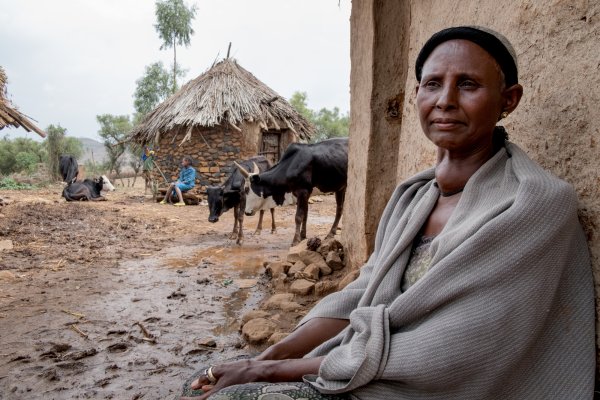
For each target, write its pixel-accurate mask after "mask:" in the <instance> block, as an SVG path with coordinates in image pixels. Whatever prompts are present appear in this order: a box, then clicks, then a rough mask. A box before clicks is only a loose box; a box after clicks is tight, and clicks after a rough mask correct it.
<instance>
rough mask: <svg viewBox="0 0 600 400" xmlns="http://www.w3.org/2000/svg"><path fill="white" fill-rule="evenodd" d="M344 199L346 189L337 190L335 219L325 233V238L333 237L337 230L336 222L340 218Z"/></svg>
mask: <svg viewBox="0 0 600 400" xmlns="http://www.w3.org/2000/svg"><path fill="white" fill-rule="evenodd" d="M345 199H346V189H343V190H340V191H339V192H335V219H334V220H333V225H332V226H331V230H330V231H329V233H328V234H327V239H328V238H332V237H334V236H335V234H336V232H337V227H338V223H339V222H340V218H342V211H343V210H344V200H345Z"/></svg>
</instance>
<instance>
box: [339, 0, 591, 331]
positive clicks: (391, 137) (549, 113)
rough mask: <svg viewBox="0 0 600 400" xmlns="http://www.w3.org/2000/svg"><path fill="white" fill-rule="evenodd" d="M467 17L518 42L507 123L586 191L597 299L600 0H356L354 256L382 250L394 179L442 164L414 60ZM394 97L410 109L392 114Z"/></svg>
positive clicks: (348, 228)
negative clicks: (516, 89)
mask: <svg viewBox="0 0 600 400" xmlns="http://www.w3.org/2000/svg"><path fill="white" fill-rule="evenodd" d="M389 3H394V4H389ZM463 24H470V25H482V26H488V27H491V28H492V29H496V30H498V31H500V32H502V33H504V34H505V35H506V36H507V37H508V39H509V40H510V41H511V42H512V44H513V46H514V47H515V49H516V52H517V55H518V59H519V75H520V81H521V84H522V85H523V87H524V95H523V99H522V101H521V104H520V106H519V107H518V108H517V110H515V112H514V113H513V114H512V115H510V116H509V117H508V119H506V120H505V122H504V125H505V127H506V128H507V130H508V132H509V135H510V137H511V140H513V141H514V142H516V143H517V144H519V145H520V146H521V147H522V148H524V149H525V150H526V151H527V153H528V154H529V155H530V156H531V157H532V158H533V159H535V160H536V161H537V162H539V163H540V164H541V165H542V166H544V167H545V168H547V169H549V170H550V171H552V172H553V173H554V174H556V175H558V176H560V177H561V178H563V179H565V180H566V181H568V182H570V183H571V184H572V185H573V186H574V187H575V189H576V190H577V193H578V194H579V201H580V217H581V221H582V223H583V225H584V228H585V230H586V233H587V237H588V242H589V247H590V251H591V255H592V265H593V269H594V275H595V279H596V293H597V298H598V296H599V295H600V290H599V288H600V174H599V172H598V171H599V169H600V168H599V166H600V164H599V160H600V113H599V112H598V110H599V109H600V2H598V1H593V0H589V1H588V0H573V1H564V0H521V1H517V0H506V1H502V2H498V1H497V0H469V1H465V0H460V1H459V0H412V1H410V0H404V1H397V2H385V1H382V0H380V1H377V0H363V1H360V2H353V4H352V16H351V60H352V71H351V82H350V86H351V111H350V115H351V121H352V122H351V125H350V165H349V182H348V192H347V203H346V204H347V207H345V215H344V235H343V238H344V240H345V241H346V243H347V245H348V253H349V257H350V259H351V260H352V264H353V265H355V266H360V265H361V264H362V263H363V262H364V261H365V260H366V258H367V256H368V254H370V252H371V251H372V246H373V239H374V232H375V229H376V226H377V221H378V219H379V217H380V215H381V212H382V211H383V206H384V204H385V202H386V201H387V200H388V198H389V196H390V193H391V187H392V186H393V184H396V183H399V182H400V181H402V180H404V179H406V178H408V177H410V176H411V175H412V174H414V173H416V172H417V171H420V170H422V169H424V168H426V167H428V166H431V165H433V163H434V161H435V158H434V156H435V153H434V148H433V146H432V145H431V144H430V143H429V142H428V141H427V140H426V138H425V137H424V136H423V134H422V131H421V128H420V125H419V122H418V118H417V115H416V112H415V111H416V110H415V90H414V89H415V85H416V80H415V77H414V60H415V58H416V54H417V52H418V51H419V49H420V48H421V46H422V45H423V43H424V42H425V41H426V40H427V39H428V38H429V37H430V36H431V34H433V33H434V32H436V31H438V30H440V29H442V28H445V27H448V26H455V25H463ZM394 98H396V99H401V100H398V102H397V104H398V105H400V107H401V108H400V112H399V115H398V117H396V118H392V119H390V114H389V112H390V107H391V106H390V105H392V107H391V109H393V104H394V103H393V102H391V103H390V101H389V100H390V99H394ZM365 149H366V150H365ZM390 153H395V154H390ZM597 309H598V310H599V311H600V307H597ZM598 314H599V315H600V312H599V313H598ZM599 320H600V318H599ZM599 328H600V326H599ZM599 330H600V329H599Z"/></svg>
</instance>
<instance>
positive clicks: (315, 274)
mask: <svg viewBox="0 0 600 400" xmlns="http://www.w3.org/2000/svg"><path fill="white" fill-rule="evenodd" d="M302 274H303V275H304V276H305V277H307V279H311V280H313V281H316V280H319V275H320V274H321V268H319V266H318V265H317V264H310V265H308V266H307V267H306V268H304V270H303V271H302Z"/></svg>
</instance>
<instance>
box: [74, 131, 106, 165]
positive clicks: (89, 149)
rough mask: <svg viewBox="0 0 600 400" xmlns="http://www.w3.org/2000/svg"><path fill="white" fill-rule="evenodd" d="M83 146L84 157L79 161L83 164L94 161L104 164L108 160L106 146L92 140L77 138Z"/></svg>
mask: <svg viewBox="0 0 600 400" xmlns="http://www.w3.org/2000/svg"><path fill="white" fill-rule="evenodd" d="M77 139H78V140H79V141H80V142H81V144H83V156H81V160H78V161H79V162H80V163H81V164H84V163H85V162H87V161H89V160H92V158H93V159H94V162H96V163H102V162H104V161H105V160H106V149H105V148H104V144H103V143H102V142H99V141H97V140H94V139H90V138H83V137H80V138H77Z"/></svg>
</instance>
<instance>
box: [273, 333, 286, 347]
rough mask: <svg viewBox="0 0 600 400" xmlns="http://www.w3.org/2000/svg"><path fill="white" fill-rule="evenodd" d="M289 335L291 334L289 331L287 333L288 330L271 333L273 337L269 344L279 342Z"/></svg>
mask: <svg viewBox="0 0 600 400" xmlns="http://www.w3.org/2000/svg"><path fill="white" fill-rule="evenodd" d="M288 335H289V333H287V332H275V333H274V334H272V335H271V337H269V341H268V344H269V345H274V344H275V343H279V342H281V341H282V340H283V339H285V338H286V337H287V336H288Z"/></svg>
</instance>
